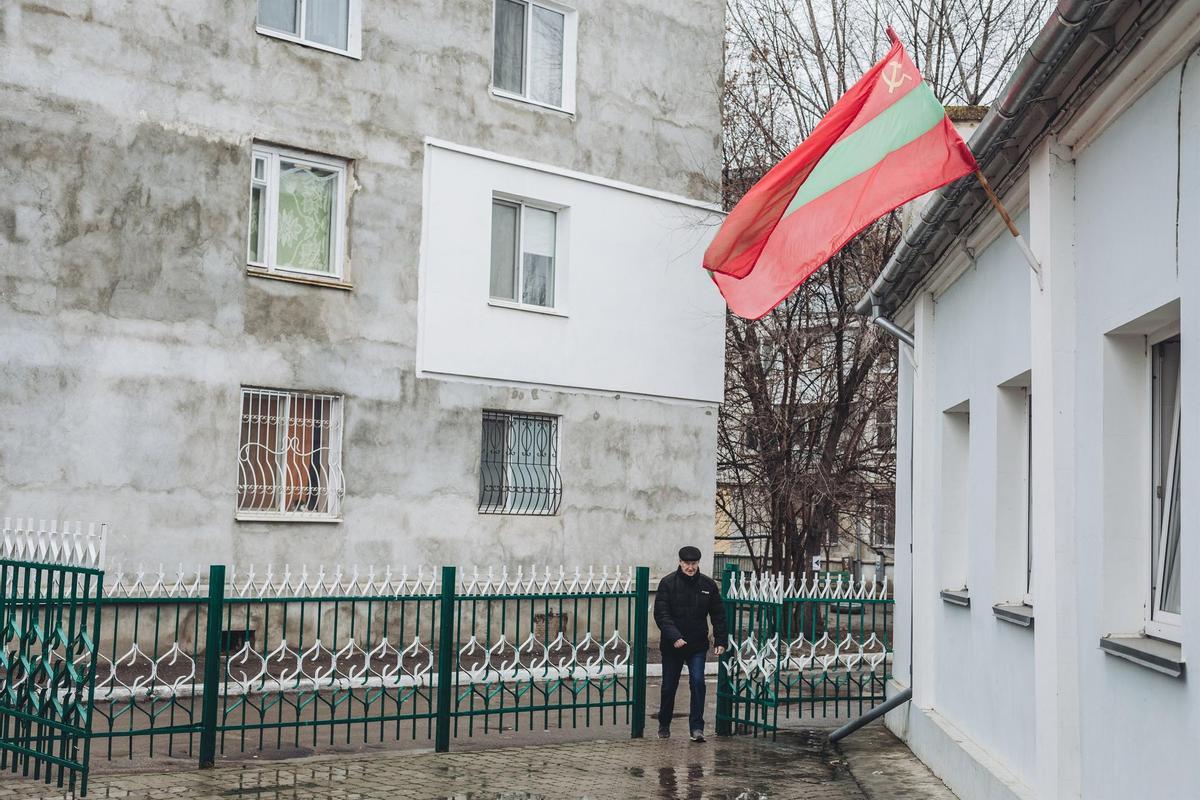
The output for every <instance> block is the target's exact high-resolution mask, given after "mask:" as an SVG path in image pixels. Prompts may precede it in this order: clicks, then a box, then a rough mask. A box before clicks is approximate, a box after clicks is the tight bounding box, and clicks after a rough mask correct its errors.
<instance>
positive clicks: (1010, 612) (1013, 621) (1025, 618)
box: [992, 603, 1033, 628]
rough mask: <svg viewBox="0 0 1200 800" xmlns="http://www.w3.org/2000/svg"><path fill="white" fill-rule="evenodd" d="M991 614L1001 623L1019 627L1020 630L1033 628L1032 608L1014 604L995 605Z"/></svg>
mask: <svg viewBox="0 0 1200 800" xmlns="http://www.w3.org/2000/svg"><path fill="white" fill-rule="evenodd" d="M992 614H993V615H994V616H995V617H996V619H998V620H1000V621H1001V622H1007V623H1009V624H1010V625H1019V626H1021V627H1022V628H1032V627H1033V606H1029V605H1025V604H1024V603H1021V604H1019V605H1018V604H1014V603H996V604H995V605H994V606H992Z"/></svg>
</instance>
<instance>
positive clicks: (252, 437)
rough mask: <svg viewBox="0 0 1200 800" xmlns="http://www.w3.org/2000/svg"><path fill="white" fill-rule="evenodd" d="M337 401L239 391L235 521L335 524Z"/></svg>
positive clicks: (338, 497)
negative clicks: (281, 519) (323, 521)
mask: <svg viewBox="0 0 1200 800" xmlns="http://www.w3.org/2000/svg"><path fill="white" fill-rule="evenodd" d="M343 492H344V489H343V483H342V398H341V397H340V396H338V395H332V394H312V393H309V392H292V391H279V390H275V389H249V388H243V389H242V420H241V444H240V447H239V448H238V497H237V516H238V518H239V519H273V518H278V517H285V518H289V519H291V518H296V519H318V520H319V519H337V518H339V517H340V516H341V511H342V495H343Z"/></svg>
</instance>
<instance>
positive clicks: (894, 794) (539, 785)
mask: <svg viewBox="0 0 1200 800" xmlns="http://www.w3.org/2000/svg"><path fill="white" fill-rule="evenodd" d="M496 744H497V745H501V744H502V743H501V742H500V741H497V742H496ZM63 796H64V795H63V793H62V792H56V791H52V790H50V789H49V788H48V787H43V786H41V785H39V784H35V783H32V782H29V781H23V780H18V779H16V778H13V777H12V776H9V775H5V776H3V777H0V800H9V799H10V798H13V799H14V800H15V798H27V799H28V800H42V799H43V798H44V799H45V800H49V799H50V798H54V799H55V800H59V798H62V797H63ZM88 797H89V798H93V797H94V798H97V800H101V799H102V798H146V799H147V800H165V799H166V798H187V800H218V799H224V798H254V799H255V800H282V799H283V798H288V799H289V800H292V799H293V798H295V799H299V798H304V799H305V800H318V799H319V800H356V799H357V800H435V798H437V799H441V798H445V799H446V800H543V799H544V800H553V799H554V798H579V799H580V800H583V799H584V798H589V799H591V798H630V799H633V798H656V799H658V800H787V799H788V798H791V799H792V800H874V799H875V798H879V800H883V798H887V800H900V799H901V798H914V800H915V798H936V800H952V798H953V797H954V796H953V795H952V794H950V793H949V792H948V791H947V790H946V789H945V787H944V786H943V785H942V784H941V782H940V781H938V780H937V779H936V778H934V777H933V775H932V774H930V773H929V771H928V770H927V769H926V768H925V767H924V766H923V765H922V764H920V762H918V761H917V760H916V759H915V758H914V757H913V755H912V754H911V753H910V752H909V751H908V750H907V748H905V747H904V745H903V744H902V743H900V742H899V741H898V740H896V739H895V738H894V737H893V736H891V734H889V733H888V732H887V731H886V730H884V729H883V728H882V727H881V726H878V725H876V726H872V727H871V728H868V729H867V730H865V731H863V732H861V733H859V734H856V736H855V737H851V739H848V740H846V746H845V747H843V748H842V749H841V751H840V752H839V751H837V750H835V749H833V748H831V747H830V746H829V745H828V744H827V742H826V740H825V732H824V731H816V730H800V731H788V732H784V733H781V734H780V735H779V737H778V739H777V740H776V741H771V740H769V739H754V738H752V737H748V736H737V737H731V738H721V739H718V738H716V737H714V738H712V739H710V740H709V741H708V742H706V743H704V744H694V743H692V742H689V741H688V740H687V739H686V738H679V737H676V738H672V739H669V740H659V739H655V738H649V739H642V740H636V741H634V740H625V741H584V742H572V743H566V744H553V745H540V746H521V747H504V746H496V747H493V748H489V749H483V750H474V751H470V752H452V753H445V754H435V753H431V752H428V751H407V752H385V753H372V754H356V755H335V756H319V757H314V758H303V759H292V760H280V761H272V762H263V761H261V760H259V761H253V762H242V763H239V764H237V765H235V766H221V767H218V768H216V769H211V770H203V771H201V770H179V771H174V772H155V773H137V774H111V773H110V774H100V775H94V776H93V780H92V784H91V787H90V790H89V792H88Z"/></svg>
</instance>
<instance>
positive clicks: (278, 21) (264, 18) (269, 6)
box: [258, 0, 300, 36]
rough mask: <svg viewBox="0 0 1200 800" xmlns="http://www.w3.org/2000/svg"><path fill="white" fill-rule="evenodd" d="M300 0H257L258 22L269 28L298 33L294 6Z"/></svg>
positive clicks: (298, 27)
mask: <svg viewBox="0 0 1200 800" xmlns="http://www.w3.org/2000/svg"><path fill="white" fill-rule="evenodd" d="M299 2H300V0H258V24H259V25H262V26H263V27H264V28H270V29H271V30H276V31H283V32H284V33H290V34H292V35H294V36H299V35H300V26H299V24H298V19H297V17H298V15H297V14H296V7H297V5H298V4H299Z"/></svg>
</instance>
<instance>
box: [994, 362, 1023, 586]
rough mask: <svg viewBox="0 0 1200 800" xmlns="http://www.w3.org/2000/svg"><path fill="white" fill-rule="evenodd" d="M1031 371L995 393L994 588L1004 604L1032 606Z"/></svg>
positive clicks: (1004, 384) (1016, 377)
mask: <svg viewBox="0 0 1200 800" xmlns="http://www.w3.org/2000/svg"><path fill="white" fill-rule="evenodd" d="M1031 377H1032V376H1031V374H1030V372H1029V371H1028V370H1027V371H1025V372H1023V373H1022V374H1020V375H1017V376H1015V377H1013V378H1010V379H1009V380H1007V381H1005V382H1004V383H1002V384H1000V385H999V386H998V387H997V389H998V391H997V394H996V433H995V441H996V448H995V456H996V469H995V473H994V476H995V497H996V506H995V509H996V523H995V538H994V539H993V541H992V546H993V553H992V566H993V569H994V572H993V581H992V589H993V591H994V592H995V599H996V600H997V601H998V604H999V605H1002V606H1006V607H1011V606H1018V605H1028V606H1032V605H1033V481H1032V480H1031V477H1032V470H1033V448H1032V444H1033V426H1032V421H1033V416H1032V409H1033V402H1032V395H1031V393H1030V388H1029V383H1030V382H1031Z"/></svg>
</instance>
